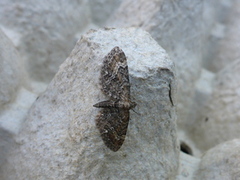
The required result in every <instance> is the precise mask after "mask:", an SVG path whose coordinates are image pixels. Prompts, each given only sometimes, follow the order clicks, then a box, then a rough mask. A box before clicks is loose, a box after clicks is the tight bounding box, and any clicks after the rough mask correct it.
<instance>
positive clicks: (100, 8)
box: [89, 0, 122, 25]
mask: <svg viewBox="0 0 240 180" xmlns="http://www.w3.org/2000/svg"><path fill="white" fill-rule="evenodd" d="M121 2H122V0H100V1H99V0H89V4H90V9H91V16H92V22H93V23H94V24H96V25H103V24H104V23H105V22H106V20H107V19H108V18H109V16H111V15H112V14H113V13H114V11H115V10H116V9H117V8H118V7H119V5H120V3H121Z"/></svg>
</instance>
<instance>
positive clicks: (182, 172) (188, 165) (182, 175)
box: [176, 153, 200, 180]
mask: <svg viewBox="0 0 240 180" xmlns="http://www.w3.org/2000/svg"><path fill="white" fill-rule="evenodd" d="M199 163H200V159H197V158H195V157H193V156H189V155H187V154H185V153H180V165H179V172H178V176H177V178H176V180H189V179H194V178H195V175H196V171H197V170H198V167H199Z"/></svg>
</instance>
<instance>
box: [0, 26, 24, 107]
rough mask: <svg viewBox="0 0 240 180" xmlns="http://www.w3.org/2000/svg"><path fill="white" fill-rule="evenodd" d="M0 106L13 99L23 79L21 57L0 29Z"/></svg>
mask: <svg viewBox="0 0 240 180" xmlns="http://www.w3.org/2000/svg"><path fill="white" fill-rule="evenodd" d="M0 39H1V41H0V77H1V78H0V87H1V88H0V107H1V106H3V105H4V104H8V103H10V102H11V101H13V100H14V98H15V97H16V94H17V90H18V89H19V87H20V86H21V85H22V83H23V80H24V75H23V66H22V62H21V58H20V57H19V54H18V52H17V50H16V49H15V47H14V46H13V44H12V42H11V40H10V39H8V37H7V36H6V35H5V34H4V33H3V32H2V31H1V30H0Z"/></svg>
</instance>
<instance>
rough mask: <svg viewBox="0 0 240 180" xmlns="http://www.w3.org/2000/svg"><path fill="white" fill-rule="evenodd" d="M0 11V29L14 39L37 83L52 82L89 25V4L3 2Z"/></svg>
mask: <svg viewBox="0 0 240 180" xmlns="http://www.w3.org/2000/svg"><path fill="white" fill-rule="evenodd" d="M0 7H1V8H0V22H1V24H0V26H2V27H3V30H6V32H5V33H6V34H8V35H9V37H10V38H11V37H12V38H15V39H13V42H16V43H18V44H15V45H16V46H17V48H18V49H19V52H20V54H21V56H22V58H23V59H24V61H25V63H26V64H25V66H26V67H27V71H28V73H29V74H30V77H31V78H33V79H35V80H38V81H44V82H49V81H50V80H51V79H52V78H53V76H54V75H55V73H56V72H57V71H58V67H59V65H60V64H61V63H62V62H63V61H64V60H65V59H66V57H67V56H68V55H69V53H70V52H71V49H72V48H73V47H74V44H75V43H76V41H75V39H74V37H75V34H76V33H78V32H79V31H82V30H83V29H84V28H85V26H86V25H87V24H88V23H89V22H90V8H89V5H88V1H87V0H81V1H75V2H71V3H69V2H68V1H65V0H60V1H59V0H52V1H48V0H41V1H37V2H36V1H34V0H29V1H25V0H20V1H9V0H1V3H0ZM16 39H18V40H16Z"/></svg>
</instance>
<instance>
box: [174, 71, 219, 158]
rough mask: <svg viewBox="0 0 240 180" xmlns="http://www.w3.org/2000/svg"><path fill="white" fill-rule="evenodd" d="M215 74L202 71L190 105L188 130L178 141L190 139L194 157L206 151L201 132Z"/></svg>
mask: <svg viewBox="0 0 240 180" xmlns="http://www.w3.org/2000/svg"><path fill="white" fill-rule="evenodd" d="M214 78H215V74H213V73H211V72H209V71H207V70H205V69H202V73H201V77H200V78H199V80H198V81H197V83H196V90H195V95H194V101H193V103H192V105H191V110H190V114H189V118H188V119H189V123H188V124H187V125H186V128H187V129H188V132H187V135H186V136H185V137H181V134H179V135H180V137H179V139H180V140H182V141H185V140H186V139H188V138H190V139H191V140H192V142H194V144H191V147H192V148H193V149H194V152H196V153H194V156H196V157H200V156H201V154H202V153H203V152H204V151H205V150H206V149H205V141H204V140H203V139H202V135H203V132H204V131H205V130H204V129H205V126H206V124H207V123H208V120H209V119H208V117H206V114H207V112H208V108H207V106H208V105H209V103H210V100H211V98H212V91H213V87H212V84H213V82H214V80H215V79H214Z"/></svg>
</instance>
